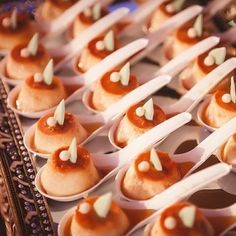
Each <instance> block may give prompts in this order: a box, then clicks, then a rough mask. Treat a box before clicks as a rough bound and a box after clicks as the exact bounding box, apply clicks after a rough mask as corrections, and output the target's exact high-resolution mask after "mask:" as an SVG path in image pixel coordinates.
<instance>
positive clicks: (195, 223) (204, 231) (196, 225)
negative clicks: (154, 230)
mask: <svg viewBox="0 0 236 236" xmlns="http://www.w3.org/2000/svg"><path fill="white" fill-rule="evenodd" d="M160 225H161V228H162V230H163V231H164V232H165V235H170V236H173V235H175V236H183V235H184V236H193V235H198V236H200V235H201V236H212V235H213V234H212V232H211V230H210V229H209V225H208V224H207V221H206V218H205V216H204V215H203V214H202V212H201V211H200V210H199V209H198V208H197V207H195V206H193V205H191V204H190V203H187V202H180V203H176V204H174V205H172V206H171V207H169V208H167V209H166V210H165V211H163V212H162V214H161V216H160Z"/></svg>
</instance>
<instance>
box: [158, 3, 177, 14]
mask: <svg viewBox="0 0 236 236" xmlns="http://www.w3.org/2000/svg"><path fill="white" fill-rule="evenodd" d="M172 2H173V1H166V2H163V3H162V4H161V5H160V6H159V9H160V10H161V11H162V12H163V13H165V14H166V15H167V16H174V15H175V14H176V13H177V12H176V11H174V12H168V11H167V10H166V6H167V5H168V4H171V3H172Z"/></svg>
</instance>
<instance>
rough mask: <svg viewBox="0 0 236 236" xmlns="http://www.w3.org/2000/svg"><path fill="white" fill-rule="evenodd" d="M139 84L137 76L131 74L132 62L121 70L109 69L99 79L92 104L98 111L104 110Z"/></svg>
mask: <svg viewBox="0 0 236 236" xmlns="http://www.w3.org/2000/svg"><path fill="white" fill-rule="evenodd" d="M138 85H139V83H138V81H137V78H136V76H134V75H130V64H129V63H126V64H125V65H124V66H123V67H122V68H121V69H120V70H119V71H117V70H112V71H109V72H107V73H106V74H105V75H104V76H103V77H102V78H101V79H100V80H99V81H97V83H96V85H95V88H94V91H93V94H92V97H91V106H92V107H93V108H94V109H96V110H98V111H104V110H106V109H107V108H108V107H110V106H111V105H112V104H114V103H116V102H117V101H119V100H120V99H121V98H122V97H123V96H124V95H126V94H127V93H129V92H130V91H132V90H134V89H135V88H137V87H138Z"/></svg>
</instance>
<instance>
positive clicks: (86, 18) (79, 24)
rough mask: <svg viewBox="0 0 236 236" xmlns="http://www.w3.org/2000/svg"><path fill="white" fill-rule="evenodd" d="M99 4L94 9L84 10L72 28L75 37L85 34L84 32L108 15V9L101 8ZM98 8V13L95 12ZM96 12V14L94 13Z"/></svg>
mask: <svg viewBox="0 0 236 236" xmlns="http://www.w3.org/2000/svg"><path fill="white" fill-rule="evenodd" d="M98 4H99V3H98ZM98 4H95V6H94V7H93V8H92V9H90V8H88V9H86V10H84V11H83V12H81V13H80V14H79V15H78V16H77V17H76V19H75V21H74V23H73V26H72V27H73V29H72V31H73V37H77V36H79V35H80V34H81V33H83V31H85V30H86V29H88V28H89V27H90V26H91V25H92V24H94V23H95V22H96V21H97V20H99V19H100V18H102V17H104V16H105V15H107V14H108V11H107V9H105V8H100V4H99V5H98ZM96 8H97V9H98V10H97V11H96V10H95V9H96ZM94 11H96V14H94V13H93V12H94Z"/></svg>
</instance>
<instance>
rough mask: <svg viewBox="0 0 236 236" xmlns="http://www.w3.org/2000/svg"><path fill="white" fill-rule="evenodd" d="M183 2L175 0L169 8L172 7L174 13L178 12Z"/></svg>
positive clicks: (182, 0) (183, 0)
mask: <svg viewBox="0 0 236 236" xmlns="http://www.w3.org/2000/svg"><path fill="white" fill-rule="evenodd" d="M184 2H185V0H175V1H173V2H172V3H171V6H172V7H173V10H174V12H178V11H180V10H181V9H182V7H183V5H184Z"/></svg>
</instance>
